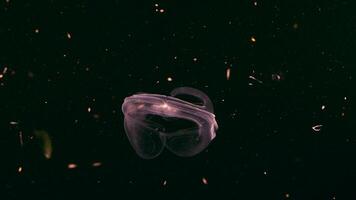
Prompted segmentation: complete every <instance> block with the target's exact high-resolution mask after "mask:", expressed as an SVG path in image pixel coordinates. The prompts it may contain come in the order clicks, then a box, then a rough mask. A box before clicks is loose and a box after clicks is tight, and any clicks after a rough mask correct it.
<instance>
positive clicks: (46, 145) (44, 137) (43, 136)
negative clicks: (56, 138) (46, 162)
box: [34, 130, 53, 159]
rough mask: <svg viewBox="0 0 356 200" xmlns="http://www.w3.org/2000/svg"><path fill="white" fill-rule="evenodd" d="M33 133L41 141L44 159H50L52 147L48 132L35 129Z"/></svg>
mask: <svg viewBox="0 0 356 200" xmlns="http://www.w3.org/2000/svg"><path fill="white" fill-rule="evenodd" d="M34 135H35V136H36V138H37V139H38V140H40V142H41V146H42V152H43V155H44V157H45V158H46V159H50V158H51V157H52V152H53V148H52V140H51V138H50V136H49V134H48V133H47V131H43V130H35V131H34Z"/></svg>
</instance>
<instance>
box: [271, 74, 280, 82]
mask: <svg viewBox="0 0 356 200" xmlns="http://www.w3.org/2000/svg"><path fill="white" fill-rule="evenodd" d="M272 80H273V81H280V80H282V76H281V75H279V74H272Z"/></svg>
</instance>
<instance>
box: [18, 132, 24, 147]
mask: <svg viewBox="0 0 356 200" xmlns="http://www.w3.org/2000/svg"><path fill="white" fill-rule="evenodd" d="M19 140H20V146H21V147H23V136H22V131H19Z"/></svg>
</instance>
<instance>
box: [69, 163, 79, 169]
mask: <svg viewBox="0 0 356 200" xmlns="http://www.w3.org/2000/svg"><path fill="white" fill-rule="evenodd" d="M77 167H78V166H77V165H76V164H74V163H69V164H68V169H75V168H77Z"/></svg>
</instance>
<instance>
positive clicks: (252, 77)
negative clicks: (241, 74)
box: [248, 76, 263, 84]
mask: <svg viewBox="0 0 356 200" xmlns="http://www.w3.org/2000/svg"><path fill="white" fill-rule="evenodd" d="M248 78H250V79H252V80H255V81H257V82H258V83H260V84H262V83H263V82H262V81H261V80H258V79H257V78H255V77H254V76H249V77H248Z"/></svg>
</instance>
